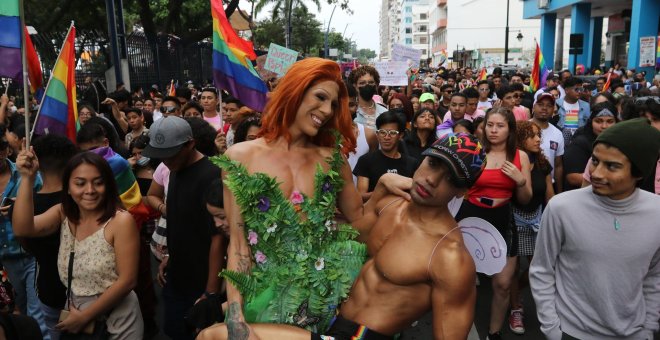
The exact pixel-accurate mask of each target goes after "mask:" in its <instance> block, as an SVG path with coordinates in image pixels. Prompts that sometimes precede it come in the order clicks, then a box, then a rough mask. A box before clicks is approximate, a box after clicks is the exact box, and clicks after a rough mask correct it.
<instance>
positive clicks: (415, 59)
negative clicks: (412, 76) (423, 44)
mask: <svg viewBox="0 0 660 340" xmlns="http://www.w3.org/2000/svg"><path fill="white" fill-rule="evenodd" d="M420 59H422V51H420V50H418V49H416V48H412V47H408V46H405V45H401V44H394V47H393V48H392V60H393V61H405V62H407V63H408V66H410V67H419V60H420Z"/></svg>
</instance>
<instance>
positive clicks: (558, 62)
mask: <svg viewBox="0 0 660 340" xmlns="http://www.w3.org/2000/svg"><path fill="white" fill-rule="evenodd" d="M563 57H564V19H557V44H556V45H555V64H554V65H552V67H554V72H559V71H560V70H561V69H562V66H563V64H564V62H563V60H562V58H563Z"/></svg>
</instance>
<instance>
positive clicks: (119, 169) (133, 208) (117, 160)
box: [92, 147, 149, 228]
mask: <svg viewBox="0 0 660 340" xmlns="http://www.w3.org/2000/svg"><path fill="white" fill-rule="evenodd" d="M92 152H94V153H95V154H97V155H99V156H102V157H103V158H104V159H105V160H106V161H107V162H108V164H110V168H111V169H112V174H113V175H115V181H116V182H117V191H119V198H120V199H121V203H122V204H123V205H124V208H126V210H127V211H128V212H129V213H131V215H133V218H134V219H135V223H137V226H138V228H140V227H141V226H142V224H143V223H144V222H146V221H147V220H148V219H149V209H148V208H147V206H146V205H145V204H144V202H142V194H141V193H140V187H139V186H138V183H137V180H136V179H135V175H134V174H133V170H131V166H130V165H129V164H128V161H127V160H125V159H124V158H123V157H122V156H120V155H118V154H116V153H115V152H114V151H112V149H111V148H109V147H102V148H96V149H94V150H92Z"/></svg>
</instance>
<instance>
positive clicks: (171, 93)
mask: <svg viewBox="0 0 660 340" xmlns="http://www.w3.org/2000/svg"><path fill="white" fill-rule="evenodd" d="M167 95H168V96H172V97H176V87H175V86H174V79H172V81H171V82H170V90H169V91H168V92H167Z"/></svg>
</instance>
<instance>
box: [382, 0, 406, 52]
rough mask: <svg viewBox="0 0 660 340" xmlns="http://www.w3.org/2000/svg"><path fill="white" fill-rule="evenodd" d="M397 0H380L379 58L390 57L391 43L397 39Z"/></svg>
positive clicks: (398, 19)
mask: <svg viewBox="0 0 660 340" xmlns="http://www.w3.org/2000/svg"><path fill="white" fill-rule="evenodd" d="M400 18H401V9H400V7H399V0H382V1H381V8H380V20H379V25H380V55H379V57H380V59H381V60H387V59H390V57H391V54H392V45H393V44H394V43H395V42H397V41H398V36H399V21H400V20H401V19H400Z"/></svg>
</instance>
